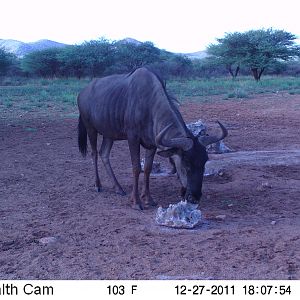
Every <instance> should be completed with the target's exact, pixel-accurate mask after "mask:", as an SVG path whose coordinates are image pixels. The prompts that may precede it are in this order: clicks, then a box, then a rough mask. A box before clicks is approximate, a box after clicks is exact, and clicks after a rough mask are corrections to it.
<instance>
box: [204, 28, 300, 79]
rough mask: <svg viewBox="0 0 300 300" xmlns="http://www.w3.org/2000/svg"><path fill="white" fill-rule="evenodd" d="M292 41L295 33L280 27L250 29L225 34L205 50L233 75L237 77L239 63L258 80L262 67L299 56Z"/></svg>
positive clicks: (263, 69) (294, 38) (298, 51)
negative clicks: (277, 28) (248, 69)
mask: <svg viewBox="0 0 300 300" xmlns="http://www.w3.org/2000/svg"><path fill="white" fill-rule="evenodd" d="M295 40H296V36H295V35H293V34H292V33H289V32H286V31H284V30H273V29H272V28H269V29H266V30H265V29H259V30H250V31H247V32H243V33H240V32H234V33H227V34H226V35H225V37H224V38H220V39H217V41H218V44H212V45H210V46H209V47H208V49H207V50H208V53H209V54H210V55H212V56H213V57H214V58H215V59H216V60H217V61H218V62H219V63H220V64H223V65H225V66H226V68H227V69H228V71H229V72H230V74H231V75H232V76H233V77H236V76H237V74H238V71H239V68H240V66H241V65H244V66H247V67H248V68H250V70H251V71H252V74H253V76H254V78H255V80H257V81H258V80H260V77H261V75H262V73H263V72H264V71H265V69H266V68H268V67H271V66H273V65H274V64H275V63H276V62H278V61H288V60H290V59H292V58H294V57H296V56H299V55H300V47H299V45H296V44H295ZM233 68H235V71H233Z"/></svg>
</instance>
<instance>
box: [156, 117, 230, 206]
mask: <svg viewBox="0 0 300 300" xmlns="http://www.w3.org/2000/svg"><path fill="white" fill-rule="evenodd" d="M218 123H219V125H220V127H221V129H222V135H221V136H219V137H217V136H195V137H193V136H192V135H191V136H192V137H186V138H173V139H171V140H168V139H164V135H165V134H166V132H167V131H168V129H169V128H170V127H171V126H172V125H169V126H167V127H166V128H165V129H163V130H162V131H161V132H160V133H159V134H158V136H157V137H156V144H157V145H161V146H163V147H168V149H167V150H162V151H159V152H158V153H157V154H159V155H161V156H163V157H172V159H173V160H174V163H175V165H176V170H177V174H178V177H179V180H180V182H181V184H182V196H183V197H184V199H185V200H187V201H188V202H192V203H197V202H199V200H200V198H201V196H202V182H203V176H204V171H205V164H206V162H207V161H208V155H207V151H206V146H208V145H210V144H213V143H216V142H218V141H220V140H222V139H224V137H226V136H227V130H226V128H225V127H224V126H223V125H222V124H221V123H220V122H218Z"/></svg>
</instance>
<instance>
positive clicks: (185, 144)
mask: <svg viewBox="0 0 300 300" xmlns="http://www.w3.org/2000/svg"><path fill="white" fill-rule="evenodd" d="M172 125H173V124H169V125H168V126H166V127H165V128H164V129H163V130H162V131H161V132H160V133H159V134H158V135H157V136H156V138H155V143H156V145H160V146H163V147H167V148H180V149H182V150H183V151H188V150H190V149H191V148H192V147H193V144H194V142H193V140H192V139H190V138H187V137H186V138H173V139H170V140H166V139H164V136H165V134H166V133H167V131H168V130H169V129H170V127H172Z"/></svg>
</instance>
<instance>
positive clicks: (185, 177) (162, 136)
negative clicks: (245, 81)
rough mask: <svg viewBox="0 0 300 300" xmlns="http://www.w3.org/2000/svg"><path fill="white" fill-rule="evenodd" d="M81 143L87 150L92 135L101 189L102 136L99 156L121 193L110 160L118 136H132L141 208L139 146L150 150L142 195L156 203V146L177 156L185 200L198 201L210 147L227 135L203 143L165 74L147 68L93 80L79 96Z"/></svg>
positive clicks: (135, 200)
mask: <svg viewBox="0 0 300 300" xmlns="http://www.w3.org/2000/svg"><path fill="white" fill-rule="evenodd" d="M77 101H78V108H79V113H80V115H79V122H78V145H79V150H80V152H81V153H82V154H83V155H86V151H87V136H88V137H89V140H90V144H91V149H92V157H93V161H94V167H95V175H96V188H97V190H98V191H101V188H102V187H101V183H100V180H99V175H98V164H97V161H98V154H97V136H98V134H100V135H102V136H103V141H102V145H101V148H100V157H101V159H102V161H103V163H104V166H105V168H106V171H107V172H108V174H109V175H110V177H111V178H112V180H113V183H114V188H115V190H116V192H118V193H120V194H122V195H124V194H125V193H124V191H123V189H122V187H121V186H120V184H119V183H118V181H117V179H116V177H115V175H114V172H113V170H112V168H111V165H110V162H109V154H110V151H111V148H112V145H113V142H114V141H115V140H128V145H129V150H130V156H131V161H132V169H133V189H132V194H131V200H132V207H133V208H137V209H142V208H143V205H142V202H141V200H140V197H139V192H138V180H139V175H140V172H141V165H140V145H142V146H143V147H144V148H145V149H146V152H145V166H144V185H143V189H142V194H141V198H142V199H143V200H144V204H145V206H149V205H153V206H154V205H156V203H155V202H154V201H153V199H152V197H151V195H150V190H149V177H150V172H151V169H152V163H153V158H154V155H155V153H156V150H157V149H159V150H160V151H158V154H159V155H161V156H164V157H171V156H172V157H173V159H174V161H175V164H176V169H177V172H178V175H179V179H180V181H181V184H182V186H183V187H184V189H185V195H184V197H185V199H187V200H188V201H191V202H195V201H198V200H199V199H200V197H201V195H202V192H201V191H202V180H203V173H204V166H205V163H206V161H207V160H208V156H207V152H206V148H205V146H206V145H208V144H209V143H214V142H216V141H218V140H220V139H223V138H224V136H226V134H227V132H226V129H225V128H224V127H223V126H222V125H221V124H220V126H221V128H222V136H220V137H211V136H209V137H203V142H202V143H201V142H200V141H199V139H198V137H194V136H193V135H192V133H191V132H190V131H189V130H188V128H187V127H186V125H185V122H184V120H183V118H182V116H181V114H180V112H179V110H178V108H177V105H176V104H175V103H174V99H173V97H170V95H169V94H168V93H167V91H166V88H165V84H164V83H163V81H162V80H161V78H160V77H159V76H158V75H157V74H155V73H154V72H152V71H150V70H149V69H147V68H139V69H136V70H135V71H133V72H131V73H130V74H126V75H111V76H107V77H104V78H101V79H95V80H93V81H92V82H91V83H90V84H89V85H88V86H87V87H86V88H85V89H84V90H83V91H81V93H80V94H79V96H78V99H77Z"/></svg>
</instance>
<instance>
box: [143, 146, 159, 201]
mask: <svg viewBox="0 0 300 300" xmlns="http://www.w3.org/2000/svg"><path fill="white" fill-rule="evenodd" d="M155 152H156V149H151V150H146V153H145V165H144V186H143V191H142V198H143V200H144V202H145V206H150V205H151V206H156V205H157V203H156V202H154V201H153V199H152V197H151V195H150V188H149V184H150V173H151V171H152V165H153V159H154V155H155Z"/></svg>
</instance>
